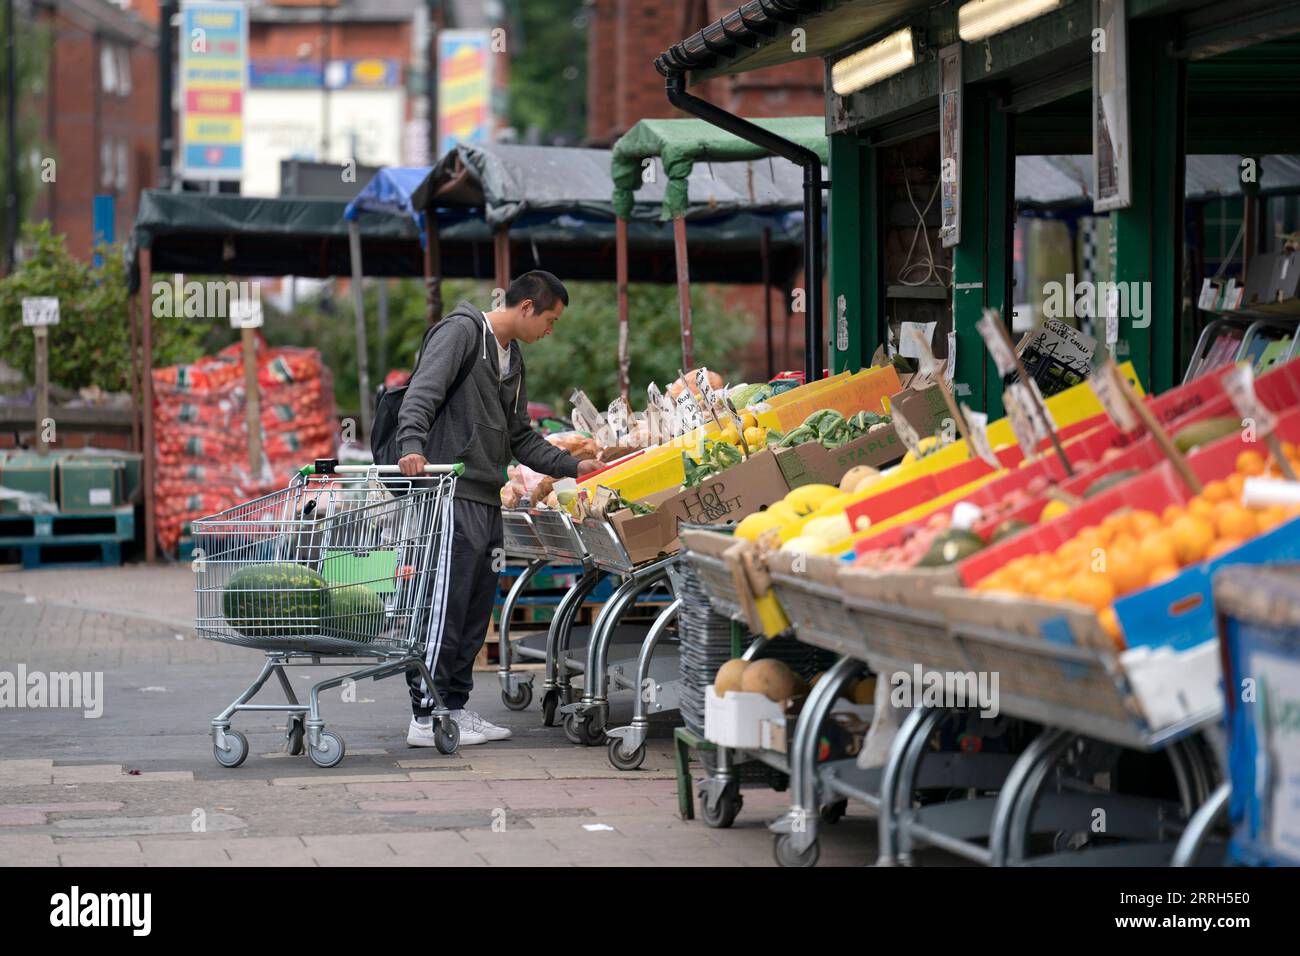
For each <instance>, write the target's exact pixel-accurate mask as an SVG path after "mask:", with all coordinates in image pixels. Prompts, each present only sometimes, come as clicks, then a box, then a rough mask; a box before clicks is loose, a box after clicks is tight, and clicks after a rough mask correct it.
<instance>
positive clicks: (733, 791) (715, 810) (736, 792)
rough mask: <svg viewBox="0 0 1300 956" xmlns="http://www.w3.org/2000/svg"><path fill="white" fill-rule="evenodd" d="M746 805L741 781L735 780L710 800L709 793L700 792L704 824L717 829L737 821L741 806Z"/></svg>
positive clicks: (701, 813) (722, 828)
mask: <svg viewBox="0 0 1300 956" xmlns="http://www.w3.org/2000/svg"><path fill="white" fill-rule="evenodd" d="M744 805H745V798H744V797H742V796H741V795H740V783H739V782H738V781H735V780H733V781H732V782H731V783H729V784H727V787H726V789H725V790H723V791H722V793H721V794H719V795H718V798H717V799H716V800H710V799H709V798H708V796H707V794H705V793H703V792H701V793H700V815H701V816H702V817H703V818H704V825H705V826H708V827H712V828H714V829H715V830H725V829H726V828H727V827H729V826H731V825H732V824H733V823H735V822H736V816H737V815H738V814H739V813H740V808H741V807H743V806H744Z"/></svg>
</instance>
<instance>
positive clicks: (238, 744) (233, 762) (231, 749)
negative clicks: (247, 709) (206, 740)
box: [212, 730, 248, 770]
mask: <svg viewBox="0 0 1300 956" xmlns="http://www.w3.org/2000/svg"><path fill="white" fill-rule="evenodd" d="M225 736H226V749H225V750H222V749H221V746H220V744H218V743H217V741H216V740H215V739H213V741H212V756H214V757H215V758H216V759H217V763H219V764H221V766H223V767H227V768H229V769H231V770H233V769H234V768H235V767H238V766H239V765H240V764H241V763H243V762H244V760H245V758H246V757H248V738H247V737H245V736H244V735H243V734H241V733H240V732H239V731H238V730H227V731H226V734H225Z"/></svg>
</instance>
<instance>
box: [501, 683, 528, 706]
mask: <svg viewBox="0 0 1300 956" xmlns="http://www.w3.org/2000/svg"><path fill="white" fill-rule="evenodd" d="M501 702H502V703H503V704H505V705H506V706H507V707H509V708H510V709H511V710H527V709H528V705H529V704H531V703H532V702H533V685H532V684H520V685H519V690H518V691H516V692H515V695H514V696H513V697H512V696H511V695H510V694H509V692H507V691H504V690H503V691H502V692H501Z"/></svg>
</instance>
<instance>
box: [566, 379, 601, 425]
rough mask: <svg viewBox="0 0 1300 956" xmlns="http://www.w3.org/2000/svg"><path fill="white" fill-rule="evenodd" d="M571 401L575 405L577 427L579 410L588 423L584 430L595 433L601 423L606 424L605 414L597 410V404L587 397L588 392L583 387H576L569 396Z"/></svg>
mask: <svg viewBox="0 0 1300 956" xmlns="http://www.w3.org/2000/svg"><path fill="white" fill-rule="evenodd" d="M569 401H570V402H571V403H572V405H573V411H574V414H575V417H574V425H575V427H576V426H577V418H576V414H577V413H578V412H581V413H582V418H583V420H584V421H585V422H586V423H587V425H588V427H587V428H584V429H581V430H582V431H585V432H589V433H590V434H593V435H594V434H595V433H596V429H598V428H600V426H601V425H603V424H605V416H604V415H602V414H601V413H600V412H599V411H597V410H596V406H595V405H594V404H592V401H591V399H589V398H588V397H587V393H586V392H584V391H583V390H582V389H580V388H575V389H574V390H573V394H572V395H571V396H569Z"/></svg>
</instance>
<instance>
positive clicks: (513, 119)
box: [507, 0, 592, 146]
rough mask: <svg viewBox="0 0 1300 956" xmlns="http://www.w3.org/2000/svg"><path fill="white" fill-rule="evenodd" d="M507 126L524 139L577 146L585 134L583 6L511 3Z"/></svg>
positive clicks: (569, 1) (579, 1)
mask: <svg viewBox="0 0 1300 956" xmlns="http://www.w3.org/2000/svg"><path fill="white" fill-rule="evenodd" d="M510 7H511V9H510V24H511V25H510V26H509V27H508V39H507V49H508V50H509V54H510V125H512V126H514V127H515V128H516V129H517V130H519V132H520V134H521V136H522V137H526V136H527V135H528V134H529V131H530V130H535V131H536V132H537V133H538V134H540V138H541V141H542V142H543V143H547V144H550V145H556V146H576V145H577V144H578V143H580V142H582V140H583V137H584V136H585V135H586V130H587V53H586V51H587V30H588V29H589V23H590V20H591V16H592V14H591V9H590V7H589V6H588V5H587V4H586V3H585V2H584V0H527V2H524V0H512V2H511V4H510Z"/></svg>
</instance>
